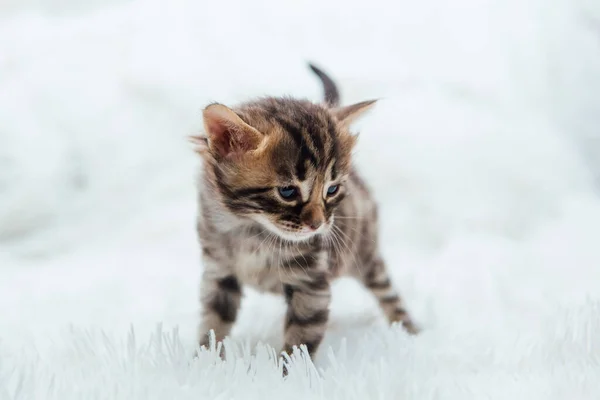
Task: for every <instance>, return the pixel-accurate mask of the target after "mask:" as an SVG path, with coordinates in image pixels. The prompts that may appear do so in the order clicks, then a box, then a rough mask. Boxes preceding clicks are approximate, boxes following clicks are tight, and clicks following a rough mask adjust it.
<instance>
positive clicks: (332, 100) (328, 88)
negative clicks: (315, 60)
mask: <svg viewBox="0 0 600 400" xmlns="http://www.w3.org/2000/svg"><path fill="white" fill-rule="evenodd" d="M308 66H309V67H310V69H311V70H312V71H313V72H314V73H315V75H317V76H318V77H319V79H320V80H321V83H322V84H323V91H324V92H325V102H326V103H327V104H328V105H329V106H331V107H336V106H338V105H339V103H340V92H339V91H338V88H337V85H336V84H335V82H334V81H333V79H331V78H330V77H329V75H327V74H326V73H325V72H323V71H322V70H321V69H320V68H318V67H316V66H315V65H314V64H312V63H308Z"/></svg>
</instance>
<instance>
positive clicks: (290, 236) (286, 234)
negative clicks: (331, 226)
mask: <svg viewBox="0 0 600 400" xmlns="http://www.w3.org/2000/svg"><path fill="white" fill-rule="evenodd" d="M254 220H255V221H257V222H258V223H260V224H261V225H262V226H263V227H265V228H266V229H267V230H268V231H269V232H271V233H272V234H274V235H276V236H278V237H280V238H281V239H283V240H287V241H289V242H305V241H307V240H309V239H311V238H313V237H315V236H317V235H321V234H323V233H325V232H326V230H327V229H326V227H325V225H322V226H321V227H320V228H319V229H317V230H316V231H309V230H306V231H300V232H292V231H287V230H285V229H282V228H280V227H279V226H277V225H276V224H274V223H273V222H271V221H270V220H269V219H267V218H265V217H263V216H261V215H257V216H255V218H254Z"/></svg>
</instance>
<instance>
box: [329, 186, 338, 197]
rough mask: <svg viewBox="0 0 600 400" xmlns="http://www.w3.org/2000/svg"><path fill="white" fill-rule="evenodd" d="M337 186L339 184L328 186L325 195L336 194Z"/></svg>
mask: <svg viewBox="0 0 600 400" xmlns="http://www.w3.org/2000/svg"><path fill="white" fill-rule="evenodd" d="M339 188H340V185H331V186H329V188H328V189H327V195H329V196H332V195H334V194H336V193H337V191H338V189H339Z"/></svg>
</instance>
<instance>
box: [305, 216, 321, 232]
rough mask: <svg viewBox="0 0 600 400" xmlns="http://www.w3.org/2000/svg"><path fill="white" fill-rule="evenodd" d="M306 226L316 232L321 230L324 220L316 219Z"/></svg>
mask: <svg viewBox="0 0 600 400" xmlns="http://www.w3.org/2000/svg"><path fill="white" fill-rule="evenodd" d="M306 224H307V225H308V227H309V228H310V229H312V230H313V231H316V230H317V229H319V227H320V226H321V225H323V220H321V219H314V220H312V221H308V222H307V223H306Z"/></svg>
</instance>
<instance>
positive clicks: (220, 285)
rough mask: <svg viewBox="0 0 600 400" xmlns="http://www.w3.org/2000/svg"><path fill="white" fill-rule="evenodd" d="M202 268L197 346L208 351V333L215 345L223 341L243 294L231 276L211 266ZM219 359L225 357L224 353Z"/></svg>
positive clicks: (236, 281) (232, 275)
mask: <svg viewBox="0 0 600 400" xmlns="http://www.w3.org/2000/svg"><path fill="white" fill-rule="evenodd" d="M212 262H214V261H212ZM205 266H206V269H205V271H204V273H203V275H202V283H201V285H200V296H201V298H200V302H201V306H202V316H201V321H200V326H199V328H198V334H199V338H198V339H199V344H200V346H207V347H208V345H209V332H210V330H211V329H212V330H214V332H215V339H216V341H217V342H220V341H222V340H223V339H224V338H225V336H227V335H228V334H229V332H230V331H231V327H232V326H233V323H234V322H235V320H236V318H237V314H238V310H239V308H240V303H241V298H242V290H241V287H240V284H239V281H238V279H237V277H236V276H235V275H234V274H228V273H226V272H225V271H222V272H221V271H218V272H217V271H215V269H214V268H211V267H213V265H212V264H210V263H207V264H205ZM219 272H220V273H219ZM221 357H224V353H223V350H222V353H221Z"/></svg>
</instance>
